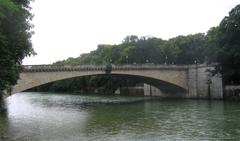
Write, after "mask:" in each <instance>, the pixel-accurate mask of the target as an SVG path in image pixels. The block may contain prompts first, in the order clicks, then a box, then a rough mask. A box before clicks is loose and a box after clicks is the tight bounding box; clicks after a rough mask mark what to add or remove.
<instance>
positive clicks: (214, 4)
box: [23, 0, 240, 65]
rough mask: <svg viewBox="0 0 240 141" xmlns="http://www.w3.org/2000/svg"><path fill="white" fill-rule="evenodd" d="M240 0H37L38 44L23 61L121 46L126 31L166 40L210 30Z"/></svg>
mask: <svg viewBox="0 0 240 141" xmlns="http://www.w3.org/2000/svg"><path fill="white" fill-rule="evenodd" d="M237 4H240V0H35V2H33V3H32V8H33V9H32V12H33V13H34V15H35V17H34V19H33V21H32V23H33V24H34V25H35V27H34V29H33V30H34V32H35V34H34V35H33V37H32V42H33V47H34V49H35V51H36V52H37V54H38V55H36V56H35V57H30V58H26V59H25V60H24V61H23V63H24V64H25V65H29V64H50V63H53V62H55V61H58V60H63V59H67V58H68V57H78V56H79V55H80V54H82V53H87V52H90V51H92V50H94V49H96V48H97V45H98V44H119V43H121V42H122V40H123V38H124V37H126V36H127V35H138V36H154V37H159V38H163V39H168V38H172V37H175V36H178V35H187V34H194V33H198V32H206V31H207V30H208V29H209V28H210V27H213V26H217V25H218V24H219V23H220V21H221V20H222V19H223V17H224V16H227V15H228V12H229V11H230V10H231V9H232V8H233V7H235V6H236V5H237Z"/></svg>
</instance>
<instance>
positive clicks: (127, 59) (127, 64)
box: [126, 56, 128, 65]
mask: <svg viewBox="0 0 240 141" xmlns="http://www.w3.org/2000/svg"><path fill="white" fill-rule="evenodd" d="M126 62H127V65H128V56H126Z"/></svg>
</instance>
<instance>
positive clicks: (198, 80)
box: [11, 65, 222, 98]
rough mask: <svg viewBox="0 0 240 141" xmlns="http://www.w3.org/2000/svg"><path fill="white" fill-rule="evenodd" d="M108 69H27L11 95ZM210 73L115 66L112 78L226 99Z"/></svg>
mask: <svg viewBox="0 0 240 141" xmlns="http://www.w3.org/2000/svg"><path fill="white" fill-rule="evenodd" d="M107 69H108V68H107V66H103V65H25V66H23V69H22V72H21V73H20V79H19V80H18V82H17V85H15V86H14V87H13V89H12V91H11V93H12V94H14V93H18V92H21V91H24V90H27V89H30V88H33V87H36V86H40V85H43V84H46V83H50V82H54V81H58V80H63V79H68V78H74V77H81V76H95V75H106V74H107V73H108V72H107V71H106V70H107ZM209 69H213V66H207V65H181V66H180V65H112V66H111V71H110V72H109V74H110V75H115V76H121V77H122V78H123V79H128V78H133V79H138V80H140V81H142V82H144V83H146V84H149V85H151V86H154V87H155V88H157V89H159V90H160V91H161V92H163V93H179V96H180V95H181V96H182V97H186V98H209V97H211V98H222V81H221V77H220V76H214V77H212V76H211V75H209V72H208V71H207V70H209ZM209 82H210V83H209ZM156 95H157V94H156Z"/></svg>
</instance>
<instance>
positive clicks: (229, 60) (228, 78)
mask: <svg viewBox="0 0 240 141" xmlns="http://www.w3.org/2000/svg"><path fill="white" fill-rule="evenodd" d="M208 40H209V44H208V45H209V46H210V47H209V50H208V51H209V52H210V53H211V54H210V55H209V56H210V58H211V61H215V62H218V63H219V65H218V66H217V67H216V72H220V73H221V74H222V75H223V78H224V83H226V84H240V5H237V6H236V7H235V8H233V9H232V10H231V11H230V12H229V16H226V17H225V18H224V19H223V20H222V21H221V23H220V25H219V26H218V27H215V28H212V29H210V30H209V32H208Z"/></svg>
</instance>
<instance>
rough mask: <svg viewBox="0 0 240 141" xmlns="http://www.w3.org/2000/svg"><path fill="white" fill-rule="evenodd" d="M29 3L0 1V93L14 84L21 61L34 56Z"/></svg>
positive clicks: (22, 0)
mask: <svg viewBox="0 0 240 141" xmlns="http://www.w3.org/2000/svg"><path fill="white" fill-rule="evenodd" d="M30 2H31V0H1V1H0V91H1V90H4V89H6V88H7V87H8V86H10V85H14V84H16V81H17V79H18V77H19V69H20V65H21V63H22V59H23V58H24V57H25V56H29V55H31V54H34V50H33V48H32V44H31V36H32V31H31V28H32V27H33V25H32V24H31V23H30V21H31V19H32V17H33V16H32V14H31V13H30V9H31V8H30V6H29V4H30Z"/></svg>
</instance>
